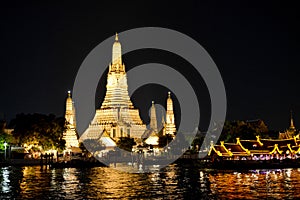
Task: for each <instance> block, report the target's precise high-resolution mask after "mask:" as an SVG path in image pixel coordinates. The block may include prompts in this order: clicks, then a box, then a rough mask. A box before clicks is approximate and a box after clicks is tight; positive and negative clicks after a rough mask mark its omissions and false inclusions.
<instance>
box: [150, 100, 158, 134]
mask: <svg viewBox="0 0 300 200" xmlns="http://www.w3.org/2000/svg"><path fill="white" fill-rule="evenodd" d="M150 129H152V130H153V131H154V132H156V133H157V118H156V109H155V104H154V101H152V106H151V110H150Z"/></svg>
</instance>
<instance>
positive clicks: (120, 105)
mask: <svg viewBox="0 0 300 200" xmlns="http://www.w3.org/2000/svg"><path fill="white" fill-rule="evenodd" d="M119 39H120V38H119V36H118V34H116V36H115V41H114V42H113V45H112V62H111V64H110V65H109V72H108V74H107V84H106V94H105V97H104V100H103V102H102V104H101V107H100V108H99V109H97V110H96V113H95V116H94V119H93V120H92V121H91V123H90V125H89V127H88V129H86V131H85V132H84V133H83V134H82V136H81V138H80V140H81V141H84V140H85V139H98V138H99V137H101V135H102V132H103V130H105V131H106V132H107V134H109V135H110V137H112V138H114V139H116V140H118V139H119V138H121V137H125V136H126V137H131V138H139V139H140V138H141V137H142V135H143V134H144V132H145V131H146V129H147V127H146V125H145V124H144V123H143V121H142V120H141V118H140V115H139V110H138V109H135V108H134V106H133V103H132V102H131V100H130V97H129V94H128V84H127V75H126V71H125V65H124V64H123V63H122V51H121V44H120V41H119Z"/></svg>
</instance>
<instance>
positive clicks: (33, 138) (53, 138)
mask: <svg viewBox="0 0 300 200" xmlns="http://www.w3.org/2000/svg"><path fill="white" fill-rule="evenodd" d="M9 127H11V128H13V129H14V131H13V133H12V134H13V136H14V137H15V139H16V141H17V144H18V145H24V144H27V145H28V144H32V145H38V146H41V147H42V148H43V150H49V149H58V150H63V149H64V148H65V140H63V139H62V138H63V133H64V131H65V129H66V121H65V118H63V117H56V116H55V115H53V114H50V115H44V114H18V115H17V116H16V118H15V119H12V120H11V122H10V124H9Z"/></svg>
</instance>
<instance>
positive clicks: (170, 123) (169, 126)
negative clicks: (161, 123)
mask: <svg viewBox="0 0 300 200" xmlns="http://www.w3.org/2000/svg"><path fill="white" fill-rule="evenodd" d="M175 133H176V126H175V117H174V111H173V100H172V98H171V92H168V99H167V112H166V134H170V135H174V134H175Z"/></svg>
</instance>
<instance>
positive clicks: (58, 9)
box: [0, 1, 300, 130]
mask: <svg viewBox="0 0 300 200" xmlns="http://www.w3.org/2000/svg"><path fill="white" fill-rule="evenodd" d="M128 2H130V3H124V2H118V1H112V3H111V4H110V5H108V4H107V3H101V1H99V2H98V3H91V2H90V3H86V2H85V3H83V4H75V3H73V2H69V3H67V2H65V3H51V4H50V3H49V4H47V3H42V2H38V3H26V4H24V3H18V4H14V5H13V4H10V5H5V4H3V3H2V5H1V7H0V25H1V26H0V28H1V31H0V41H1V43H0V45H1V48H0V51H1V59H0V67H1V73H0V74H1V77H0V89H1V90H0V91H1V95H0V119H1V118H4V119H6V120H10V119H12V118H13V117H14V116H15V115H16V114H17V113H22V112H23V113H44V114H50V113H53V114H55V115H57V116H62V115H63V114H64V102H65V98H66V94H67V91H68V90H70V89H72V87H73V82H74V80H75V76H76V74H77V70H78V69H79V67H80V65H81V63H82V61H83V60H84V58H85V57H86V56H87V54H88V53H89V52H90V51H91V50H92V49H93V48H94V47H95V46H97V45H98V44H99V43H100V42H102V41H103V40H105V39H106V38H108V37H110V36H112V35H113V34H115V32H122V31H125V30H128V29H132V28H137V27H144V26H158V27H165V28H170V29H174V30H177V31H180V32H182V33H184V34H186V35H188V36H190V37H192V38H193V39H195V40H196V41H198V42H199V43H200V44H201V45H202V46H203V47H204V48H205V49H206V50H207V51H208V53H209V54H210V55H211V57H212V58H213V60H214V61H215V63H216V64H217V66H218V68H219V70H220V73H221V75H222V77H223V80H224V84H225V88H226V92H227V100H228V108H227V120H238V119H241V120H251V119H263V120H264V121H265V122H266V124H267V125H268V127H269V129H274V130H284V129H286V128H287V127H288V125H289V117H290V110H291V109H292V110H293V113H294V119H295V125H296V128H298V127H300V94H299V92H298V91H299V89H298V86H299V84H298V82H299V79H298V77H299V69H298V68H299V67H300V61H299V59H298V55H299V53H300V51H299V50H300V47H299V46H300V42H299V40H300V39H299V36H300V33H299V19H300V17H299V6H297V5H296V3H295V4H293V3H292V2H283V1H282V2H279V1H264V2H263V1H258V2H257V3H253V2H252V3H250V2H246V1H236V2H231V3H228V1H226V2H222V1H220V2H218V3H217V2H214V1H180V2H178V3H175V2H174V1H165V2H164V3H162V2H157V3H153V1H151V3H150V1H148V2H147V3H144V2H143V1H128ZM120 41H121V42H122V38H120ZM153 60H155V61H157V62H161V63H164V64H169V65H171V66H172V67H174V68H175V69H177V70H179V71H181V72H182V73H183V74H185V75H186V76H187V77H188V76H189V74H190V79H191V80H190V81H191V83H192V84H193V87H195V90H196V91H197V95H198V98H199V99H201V100H202V99H203V101H202V102H200V107H201V106H202V107H201V109H202V110H203V111H204V116H207V117H206V119H204V120H203V123H200V124H203V125H204V126H205V124H207V119H208V118H209V100H207V97H209V96H208V95H207V91H206V89H205V86H203V83H202V82H203V81H202V80H201V77H200V76H196V75H191V74H193V73H191V71H190V68H191V67H189V66H188V63H186V62H185V61H184V60H182V59H180V58H178V57H177V56H176V55H169V53H167V52H161V51H153V50H152V51H151V50H149V51H137V52H131V53H129V54H128V55H124V60H123V61H124V62H125V65H126V69H130V68H133V67H134V66H137V65H139V64H143V63H146V62H153ZM183 66H184V67H183ZM104 79H105V77H104V78H103V77H102V79H101V80H104ZM104 81H105V80H104ZM197 81H199V84H198V83H197ZM99 88H100V89H99V92H98V93H97V97H96V100H97V105H98V106H99V105H100V104H101V101H102V100H101V98H102V97H103V95H104V93H103V90H102V89H101V88H105V82H103V83H101V81H100V84H99ZM158 88H159V87H158ZM146 91H147V92H146ZM155 91H160V92H158V93H157V94H155ZM162 91H164V90H163V89H162V90H159V89H157V88H155V87H152V88H151V87H144V88H142V89H141V91H140V93H138V92H137V93H136V94H135V95H134V96H133V102H134V104H135V105H136V107H138V108H140V109H141V112H142V113H141V115H142V118H143V119H144V120H145V121H147V120H148V119H147V112H146V111H147V109H148V108H147V106H148V107H149V106H150V105H149V104H148V103H145V101H143V100H142V99H139V97H141V96H143V95H144V96H145V95H146V94H147V95H148V96H149V98H151V97H152V96H153V98H154V99H155V100H156V101H157V102H162V103H163V102H165V98H166V97H162V96H161V95H162V94H165V93H164V92H162ZM155 95H156V96H155ZM148 96H147V97H148ZM150 101H151V99H150ZM199 101H200V100H199ZM149 103H150V102H149ZM75 106H76V102H75ZM177 115H178V112H177ZM203 129H205V128H203Z"/></svg>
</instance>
